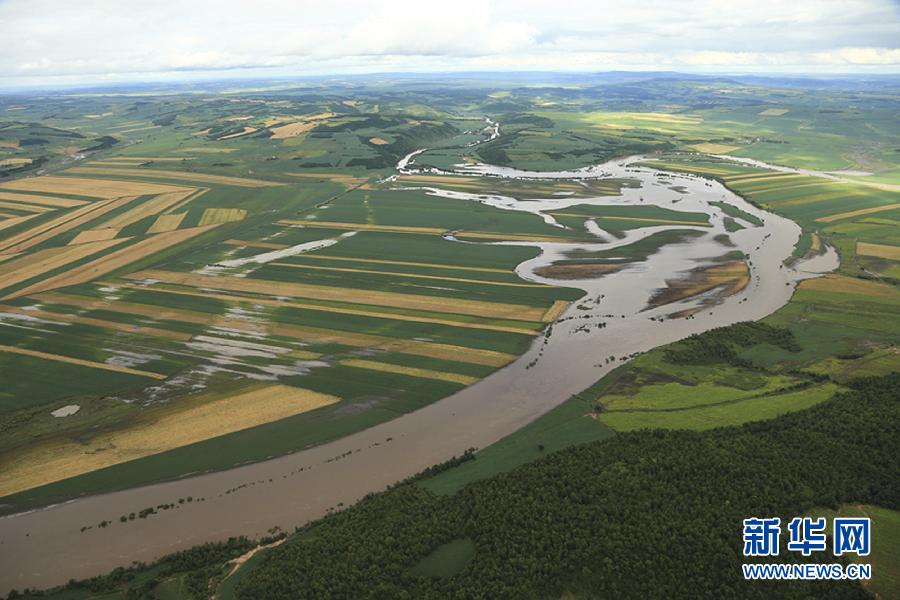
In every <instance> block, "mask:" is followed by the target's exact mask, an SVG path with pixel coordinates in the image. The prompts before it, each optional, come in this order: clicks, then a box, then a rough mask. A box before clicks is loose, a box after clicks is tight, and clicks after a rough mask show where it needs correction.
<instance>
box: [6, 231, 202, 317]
mask: <svg viewBox="0 0 900 600" xmlns="http://www.w3.org/2000/svg"><path fill="white" fill-rule="evenodd" d="M212 227H215V225H211V226H207V227H192V228H189V229H179V230H176V231H170V232H168V233H160V234H157V235H153V236H150V237H148V238H145V239H143V240H141V241H139V242H137V243H134V244H131V245H130V246H126V247H125V248H122V249H120V250H116V251H115V252H110V253H109V254H107V255H105V256H101V257H100V258H97V259H95V260H92V261H91V262H88V263H85V264H82V265H79V266H77V267H74V268H72V269H70V270H68V271H66V272H65V273H60V274H59V275H56V276H53V277H49V278H47V279H45V280H43V281H40V282H38V283H34V284H32V285H30V286H28V287H26V288H23V289H21V290H19V291H17V292H15V293H13V294H10V295H8V296H6V297H4V298H3V300H6V299H9V298H18V297H19V296H28V295H30V294H36V293H38V292H45V291H48V290H53V289H56V288H61V287H66V286H69V285H75V284H78V283H85V282H88V281H91V280H93V279H97V278H98V277H102V276H103V275H106V274H107V273H111V272H112V271H115V270H116V269H121V268H122V267H125V266H127V265H130V264H131V263H133V262H134V261H136V260H140V259H142V258H144V257H146V256H150V255H151V254H155V253H157V252H160V251H161V250H164V249H166V248H169V247H170V246H174V245H175V244H179V243H181V242H183V241H185V240H188V239H190V238H192V237H194V236H195V235H199V234H201V233H203V232H205V231H208V230H209V229H211V228H212ZM127 239H130V238H123V239H121V240H110V241H109V242H95V243H98V244H99V243H108V244H111V243H114V242H115V243H118V242H121V241H124V240H127ZM84 247H85V245H81V246H73V248H84Z"/></svg>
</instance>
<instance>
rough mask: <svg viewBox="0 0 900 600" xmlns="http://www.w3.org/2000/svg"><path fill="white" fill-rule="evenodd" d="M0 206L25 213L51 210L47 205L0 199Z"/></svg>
mask: <svg viewBox="0 0 900 600" xmlns="http://www.w3.org/2000/svg"><path fill="white" fill-rule="evenodd" d="M0 208H6V209H9V210H20V211H23V212H27V213H45V212H47V211H50V210H53V209H52V208H50V207H49V206H35V205H34V204H18V203H16V202H4V201H3V200H0Z"/></svg>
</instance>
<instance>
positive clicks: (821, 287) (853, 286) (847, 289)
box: [800, 275, 900, 302]
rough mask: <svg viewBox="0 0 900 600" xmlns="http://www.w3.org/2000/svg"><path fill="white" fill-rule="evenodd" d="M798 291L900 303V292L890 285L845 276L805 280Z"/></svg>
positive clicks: (828, 276) (827, 276)
mask: <svg viewBox="0 0 900 600" xmlns="http://www.w3.org/2000/svg"><path fill="white" fill-rule="evenodd" d="M800 289H802V290H813V291H820V292H833V293H838V294H852V295H859V296H871V297H873V298H892V299H894V300H895V301H898V302H900V292H898V291H897V289H896V288H895V287H893V286H891V285H888V284H886V283H879V282H877V281H868V280H865V279H859V278H857V277H847V276H845V275H826V276H825V277H818V278H816V279H807V280H806V281H804V282H802V283H801V284H800Z"/></svg>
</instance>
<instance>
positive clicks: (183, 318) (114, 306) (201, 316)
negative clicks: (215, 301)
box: [32, 286, 214, 325]
mask: <svg viewBox="0 0 900 600" xmlns="http://www.w3.org/2000/svg"><path fill="white" fill-rule="evenodd" d="M126 287H127V286H126ZM32 298H34V299H35V300H40V301H45V302H52V303H53V304H62V305H64V306H74V307H76V308H78V309H83V310H86V311H88V310H103V311H108V312H117V313H122V314H125V315H138V316H141V317H150V318H152V319H158V320H161V321H180V322H182V323H195V324H200V325H206V324H209V323H211V322H212V321H213V318H214V315H210V314H209V313H203V312H197V311H192V310H184V309H178V308H167V307H164V306H152V305H149V304H137V303H135V302H127V301H123V300H115V301H113V300H105V299H103V298H91V297H88V296H78V295H75V294H67V293H65V292H41V293H36V294H34V295H33V296H32Z"/></svg>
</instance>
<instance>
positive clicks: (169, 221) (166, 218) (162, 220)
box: [147, 213, 187, 233]
mask: <svg viewBox="0 0 900 600" xmlns="http://www.w3.org/2000/svg"><path fill="white" fill-rule="evenodd" d="M185 215H187V213H173V214H169V215H160V216H159V217H158V218H157V219H156V221H154V222H153V225H151V226H150V228H149V229H148V230H147V233H165V232H166V231H174V230H175V229H178V226H179V225H181V222H182V221H183V220H184V217H185Z"/></svg>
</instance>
